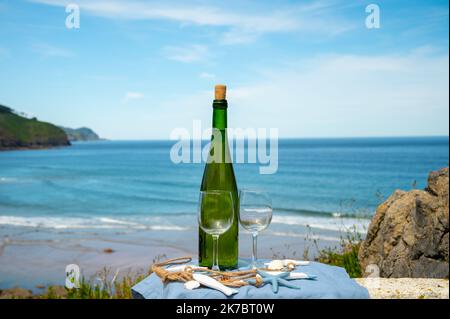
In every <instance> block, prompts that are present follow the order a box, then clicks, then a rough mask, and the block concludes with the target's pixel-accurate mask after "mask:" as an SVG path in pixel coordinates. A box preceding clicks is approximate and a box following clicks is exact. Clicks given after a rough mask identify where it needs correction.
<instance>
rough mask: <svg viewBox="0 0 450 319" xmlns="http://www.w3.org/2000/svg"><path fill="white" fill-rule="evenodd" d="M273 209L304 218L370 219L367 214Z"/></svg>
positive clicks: (284, 208) (283, 208)
mask: <svg viewBox="0 0 450 319" xmlns="http://www.w3.org/2000/svg"><path fill="white" fill-rule="evenodd" d="M273 209H274V210H277V211H280V212H286V213H294V214H299V215H304V216H323V217H347V218H358V219H371V218H372V216H371V215H370V214H367V213H351V212H329V211H319V210H308V209H298V208H286V207H274V208H273Z"/></svg>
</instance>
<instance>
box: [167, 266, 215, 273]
mask: <svg viewBox="0 0 450 319" xmlns="http://www.w3.org/2000/svg"><path fill="white" fill-rule="evenodd" d="M187 267H190V268H192V269H193V270H205V269H207V268H206V267H199V266H195V265H177V266H171V267H168V268H166V270H167V271H170V272H178V271H185V270H186V268H187Z"/></svg>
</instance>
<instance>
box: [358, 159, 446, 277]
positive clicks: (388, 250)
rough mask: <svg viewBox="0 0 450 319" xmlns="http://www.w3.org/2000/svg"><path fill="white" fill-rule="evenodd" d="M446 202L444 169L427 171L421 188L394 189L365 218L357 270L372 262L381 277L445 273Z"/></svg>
mask: <svg viewBox="0 0 450 319" xmlns="http://www.w3.org/2000/svg"><path fill="white" fill-rule="evenodd" d="M448 202H449V198H448V168H444V169H442V170H439V171H437V172H431V173H430V175H429V178H428V187H427V188H426V189H425V190H412V191H409V192H405V191H400V190H397V191H395V192H394V193H393V194H392V195H391V196H390V197H389V198H388V199H387V200H386V201H385V202H384V203H383V204H381V205H380V206H379V207H378V208H377V210H376V213H375V216H374V217H373V219H372V221H371V223H370V226H369V229H368V232H367V236H366V238H365V240H364V242H363V243H362V245H361V247H360V250H359V255H358V258H359V261H360V264H361V267H362V269H370V270H371V272H372V274H373V270H374V266H373V265H377V266H378V268H379V275H380V276H381V277H393V278H400V277H414V278H448V274H449V263H448V257H449V252H448V248H449V247H448V236H449V220H448ZM369 265H371V266H369ZM368 266H369V267H368ZM366 275H369V274H368V273H366Z"/></svg>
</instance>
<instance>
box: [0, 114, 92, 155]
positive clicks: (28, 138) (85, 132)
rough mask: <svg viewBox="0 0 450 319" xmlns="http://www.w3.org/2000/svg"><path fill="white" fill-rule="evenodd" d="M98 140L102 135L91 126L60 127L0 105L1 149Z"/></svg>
mask: <svg viewBox="0 0 450 319" xmlns="http://www.w3.org/2000/svg"><path fill="white" fill-rule="evenodd" d="M96 140H100V137H99V136H98V135H97V134H96V133H95V132H94V131H93V130H92V129H90V128H87V127H81V128H78V129H72V128H68V127H62V126H60V127H58V126H56V125H53V124H51V123H46V122H42V121H39V120H38V119H37V118H35V117H28V116H27V115H26V114H24V113H19V112H16V111H15V110H13V109H12V108H9V107H7V106H4V105H0V151H1V150H14V149H39V148H49V147H55V146H68V145H70V142H73V141H96Z"/></svg>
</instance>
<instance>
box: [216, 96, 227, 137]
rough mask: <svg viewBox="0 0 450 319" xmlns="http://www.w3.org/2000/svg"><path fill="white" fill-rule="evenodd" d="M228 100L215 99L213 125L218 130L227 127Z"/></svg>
mask: <svg viewBox="0 0 450 319" xmlns="http://www.w3.org/2000/svg"><path fill="white" fill-rule="evenodd" d="M227 107H228V103H227V100H214V102H213V120H212V127H213V128H215V129H218V130H221V131H222V130H225V129H226V128H227Z"/></svg>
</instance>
